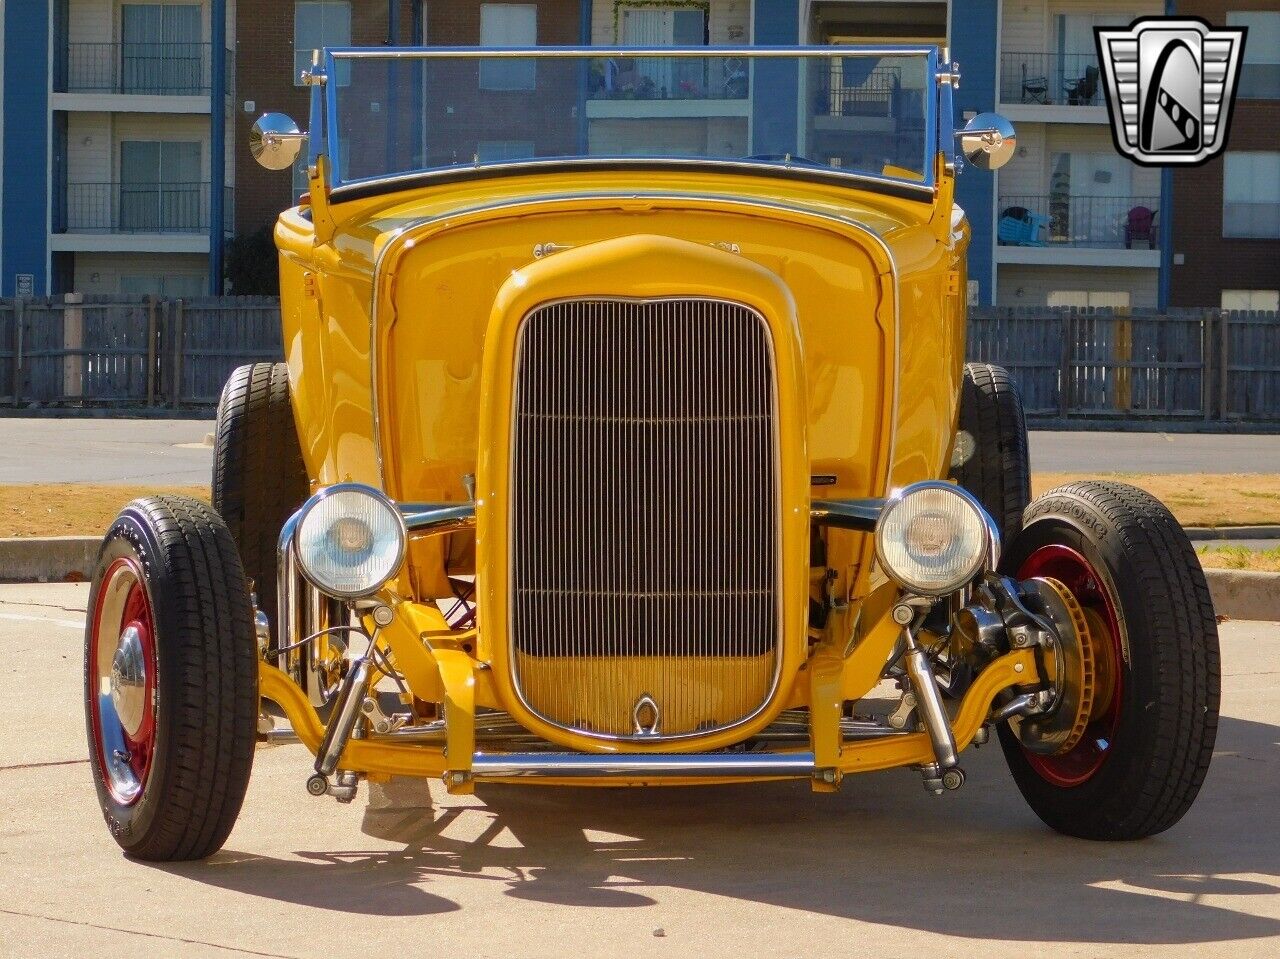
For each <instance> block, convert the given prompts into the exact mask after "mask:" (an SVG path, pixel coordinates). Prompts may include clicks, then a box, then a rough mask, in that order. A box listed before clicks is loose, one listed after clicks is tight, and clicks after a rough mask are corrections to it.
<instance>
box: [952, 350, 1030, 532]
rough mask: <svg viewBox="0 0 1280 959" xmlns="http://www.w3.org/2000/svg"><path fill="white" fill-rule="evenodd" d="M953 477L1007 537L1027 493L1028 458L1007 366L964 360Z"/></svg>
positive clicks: (1019, 405) (1016, 528) (1018, 524)
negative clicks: (974, 498)
mask: <svg viewBox="0 0 1280 959" xmlns="http://www.w3.org/2000/svg"><path fill="white" fill-rule="evenodd" d="M951 478H952V479H954V480H955V481H956V482H957V483H959V484H960V485H961V486H963V487H964V488H965V489H967V490H968V491H969V492H970V493H972V494H973V495H974V496H976V497H978V501H979V502H980V503H982V505H983V506H984V507H985V508H986V510H987V512H988V513H990V514H991V518H992V519H994V520H995V521H996V525H997V526H998V527H999V528H1000V538H1001V541H1002V542H1004V543H1008V542H1009V541H1010V540H1011V539H1012V538H1013V537H1014V535H1015V534H1017V532H1018V531H1019V530H1020V529H1022V514H1023V511H1024V510H1026V508H1027V502H1028V501H1029V500H1030V499H1031V463H1030V456H1029V453H1028V446H1027V423H1026V418H1025V417H1024V415H1023V412H1022V397H1021V396H1020V395H1019V394H1018V389H1017V387H1016V386H1014V385H1013V381H1012V380H1011V379H1009V374H1008V372H1007V371H1006V370H1004V369H1003V368H1001V367H999V366H991V365H990V364H988V363H966V364H965V367H964V383H963V385H962V386H961V389H960V423H959V429H958V431H957V434H956V448H955V451H954V454H953V457H952V461H951Z"/></svg>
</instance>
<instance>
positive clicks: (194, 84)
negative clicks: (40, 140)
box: [54, 43, 235, 112]
mask: <svg viewBox="0 0 1280 959" xmlns="http://www.w3.org/2000/svg"><path fill="white" fill-rule="evenodd" d="M212 50H213V48H212V46H211V45H210V44H208V43H68V44H67V45H66V46H65V47H64V48H63V49H62V51H61V56H59V57H58V59H57V62H56V63H55V72H54V94H55V96H57V95H59V94H62V95H67V94H74V95H76V96H77V97H79V98H80V99H84V98H101V97H104V96H105V97H113V96H127V97H134V98H139V99H140V98H143V97H151V98H156V97H204V98H207V97H208V96H209V95H210V91H211V90H212V86H213V67H212ZM224 55H225V57H226V61H225V63H226V71H227V91H228V94H230V91H231V88H232V77H233V69H234V64H235V54H234V52H233V51H230V50H227V51H224ZM73 105H74V104H73V103H61V104H59V103H55V109H61V108H66V107H69V106H73ZM86 108H93V107H88V106H87V107H86ZM97 108H99V109H101V108H102V105H98V106H97ZM125 108H126V109H127V107H125ZM207 109H208V107H207V105H206V106H204V107H203V108H202V110H201V112H203V111H204V110H207Z"/></svg>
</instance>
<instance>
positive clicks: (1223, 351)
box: [1218, 310, 1231, 423]
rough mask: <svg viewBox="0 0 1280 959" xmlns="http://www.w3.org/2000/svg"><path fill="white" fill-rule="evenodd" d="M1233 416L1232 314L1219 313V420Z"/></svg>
mask: <svg viewBox="0 0 1280 959" xmlns="http://www.w3.org/2000/svg"><path fill="white" fill-rule="evenodd" d="M1230 416H1231V313H1230V312H1229V311H1227V310H1219V311H1218V418H1219V419H1220V420H1222V422H1224V423H1225V422H1226V421H1227V420H1228V419H1229V418H1230Z"/></svg>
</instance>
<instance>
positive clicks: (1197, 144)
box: [1094, 17, 1246, 166]
mask: <svg viewBox="0 0 1280 959" xmlns="http://www.w3.org/2000/svg"><path fill="white" fill-rule="evenodd" d="M1245 33H1246V28H1244V27H1226V28H1221V29H1219V28H1215V27H1211V26H1210V25H1209V24H1208V23H1206V22H1205V21H1203V20H1200V19H1198V18H1189V17H1143V18H1142V19H1140V20H1135V21H1134V22H1133V23H1132V24H1130V25H1129V28H1128V29H1127V30H1120V29H1112V28H1110V27H1098V28H1096V29H1095V30H1094V36H1095V37H1096V39H1097V43H1098V60H1099V62H1100V63H1101V64H1102V70H1103V78H1104V80H1105V84H1106V90H1107V107H1108V109H1109V110H1110V111H1111V132H1112V134H1113V135H1114V136H1115V141H1116V149H1118V150H1119V151H1120V152H1121V153H1123V154H1125V155H1126V156H1128V157H1129V158H1130V159H1131V160H1133V161H1134V162H1135V163H1140V164H1143V165H1144V166H1173V165H1180V166H1193V165H1195V164H1198V163H1204V162H1205V161H1206V160H1209V159H1211V158H1212V157H1214V156H1216V155H1217V154H1219V153H1221V152H1222V149H1223V147H1225V146H1226V143H1227V125H1228V124H1229V123H1230V121H1231V108H1232V106H1234V104H1235V97H1236V80H1237V78H1238V76H1239V68H1240V57H1241V53H1242V52H1243V50H1244V39H1245Z"/></svg>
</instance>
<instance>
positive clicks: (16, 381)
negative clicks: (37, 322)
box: [13, 296, 27, 407]
mask: <svg viewBox="0 0 1280 959" xmlns="http://www.w3.org/2000/svg"><path fill="white" fill-rule="evenodd" d="M26 314H27V301H26V299H25V298H24V297H21V296H20V297H18V298H17V299H16V300H14V301H13V405H14V407H18V406H21V405H22V338H23V329H22V328H23V327H24V326H25V325H26V322H27V316H26Z"/></svg>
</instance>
